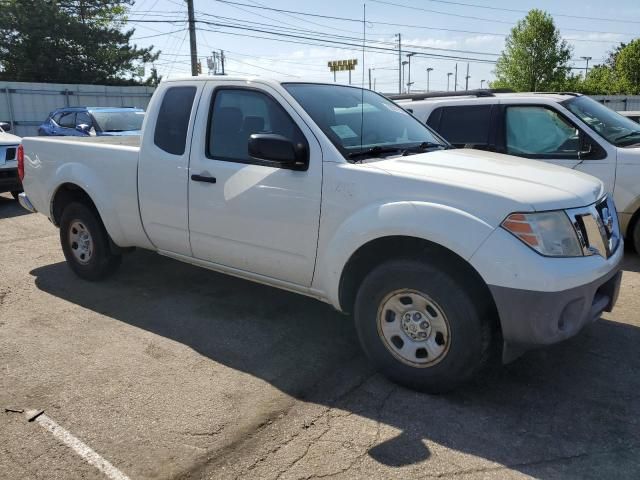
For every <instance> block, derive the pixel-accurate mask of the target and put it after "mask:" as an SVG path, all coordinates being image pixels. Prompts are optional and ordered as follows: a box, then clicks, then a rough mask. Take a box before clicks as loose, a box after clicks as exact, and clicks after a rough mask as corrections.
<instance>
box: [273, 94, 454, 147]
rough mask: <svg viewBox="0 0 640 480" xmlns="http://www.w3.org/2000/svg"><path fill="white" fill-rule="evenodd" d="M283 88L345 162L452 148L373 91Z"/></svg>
mask: <svg viewBox="0 0 640 480" xmlns="http://www.w3.org/2000/svg"><path fill="white" fill-rule="evenodd" d="M283 86H284V88H285V89H286V90H287V91H288V92H289V93H290V94H291V95H292V96H293V97H294V98H295V99H296V100H297V101H298V103H299V104H300V105H301V106H302V108H304V110H305V111H306V112H307V113H308V114H309V116H311V118H312V119H313V121H314V122H316V123H317V124H318V126H319V127H320V128H321V129H322V131H323V132H324V133H325V135H327V137H329V139H330V140H331V142H332V143H333V144H334V145H335V146H336V147H337V148H338V150H340V152H341V153H342V154H343V155H344V156H345V158H355V156H358V155H361V154H363V153H364V154H365V155H364V156H380V155H381V154H385V153H386V154H391V153H394V152H395V153H397V152H399V151H404V152H405V154H406V152H407V150H404V149H406V148H411V147H421V148H422V149H425V148H428V147H446V146H448V145H447V144H446V142H445V141H444V140H442V139H441V138H440V137H438V136H437V135H436V134H435V133H433V132H432V131H431V130H429V129H428V128H427V127H426V126H425V125H423V124H422V123H420V122H419V121H418V120H416V119H415V118H413V117H412V116H411V115H409V114H408V113H407V112H406V111H404V110H403V109H402V108H400V107H399V106H397V105H396V104H395V103H393V102H391V101H389V100H387V99H386V98H385V97H383V96H382V95H379V94H377V93H375V92H372V91H370V90H363V89H360V88H355V87H347V86H340V85H322V84H308V83H286V84H283ZM363 124H364V128H363V127H362V125H363ZM366 154H369V155H366Z"/></svg>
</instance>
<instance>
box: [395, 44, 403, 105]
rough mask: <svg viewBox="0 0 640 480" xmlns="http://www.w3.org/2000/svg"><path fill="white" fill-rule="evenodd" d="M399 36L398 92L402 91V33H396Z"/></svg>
mask: <svg viewBox="0 0 640 480" xmlns="http://www.w3.org/2000/svg"><path fill="white" fill-rule="evenodd" d="M396 37H398V93H399V94H400V93H402V35H401V34H399V33H396Z"/></svg>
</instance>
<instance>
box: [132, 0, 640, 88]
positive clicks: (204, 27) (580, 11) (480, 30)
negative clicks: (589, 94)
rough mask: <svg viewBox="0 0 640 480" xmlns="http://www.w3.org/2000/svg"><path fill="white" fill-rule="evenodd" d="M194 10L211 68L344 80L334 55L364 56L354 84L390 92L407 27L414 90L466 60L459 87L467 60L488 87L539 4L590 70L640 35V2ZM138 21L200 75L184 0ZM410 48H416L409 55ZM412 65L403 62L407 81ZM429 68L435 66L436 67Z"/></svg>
mask: <svg viewBox="0 0 640 480" xmlns="http://www.w3.org/2000/svg"><path fill="white" fill-rule="evenodd" d="M257 7H266V8H257ZM194 8H195V12H196V13H195V16H196V20H200V21H203V22H208V23H198V24H197V50H198V58H199V59H200V60H201V61H202V68H203V73H204V74H206V73H207V72H208V69H207V62H206V57H210V56H211V52H212V51H219V50H224V52H225V58H226V62H225V69H226V72H227V73H228V74H229V75H243V76H245V75H249V76H262V77H265V76H266V77H272V78H278V79H285V78H286V79H292V80H296V79H297V80H310V81H323V82H333V80H334V78H333V73H331V72H330V71H329V68H328V66H327V62H328V61H330V60H342V59H352V58H357V59H358V65H357V66H356V70H354V71H353V72H352V77H351V81H352V83H353V84H354V85H362V84H364V85H365V86H366V87H368V86H369V70H370V69H371V87H375V89H376V90H378V91H381V92H387V93H397V92H398V88H399V87H398V72H399V68H398V63H399V59H398V46H397V37H396V34H400V35H401V41H402V58H401V61H404V62H408V61H409V60H410V64H411V79H410V80H411V82H413V85H411V87H410V88H411V91H424V90H426V89H427V76H429V88H430V90H446V89H447V79H449V86H448V87H449V89H451V90H453V89H454V78H455V69H456V64H457V67H458V82H457V84H458V85H457V88H458V89H464V88H465V83H466V78H465V77H466V74H467V63H468V64H469V79H468V82H469V88H479V87H480V86H481V85H482V86H485V87H486V86H487V82H488V81H491V80H493V79H494V78H495V75H494V73H493V70H494V68H495V64H494V62H495V60H496V59H497V58H498V55H499V54H500V52H501V51H502V49H503V47H504V40H505V36H506V35H507V34H508V33H509V30H510V29H511V28H512V27H513V25H514V24H515V23H516V22H517V20H519V19H521V18H522V17H524V16H525V15H526V11H528V10H529V9H531V8H539V9H542V10H546V11H547V12H549V13H551V14H552V15H553V16H554V21H555V23H556V26H557V27H558V28H559V29H560V32H561V34H562V36H563V38H565V39H566V40H567V42H568V43H569V44H570V45H571V47H572V48H573V53H572V62H571V63H572V65H573V66H574V67H576V70H575V71H576V72H582V73H583V72H584V70H582V69H584V67H585V64H586V62H585V60H583V59H582V58H581V57H585V56H588V57H592V59H591V60H590V64H589V65H590V66H591V65H594V64H598V63H602V61H603V60H604V59H605V57H606V56H607V53H608V52H609V51H611V50H612V49H613V48H614V47H615V46H616V45H617V44H618V43H619V42H625V41H629V40H631V39H633V38H636V37H639V36H640V2H639V0H610V1H608V2H603V1H602V0H561V1H560V0H555V1H552V0H511V1H508V0H491V1H484V0H323V1H314V2H311V1H301V0H298V1H294V0H194ZM267 8H268V9H267ZM269 9H278V10H280V11H274V10H269ZM282 10H286V11H282ZM292 12H296V13H292ZM303 13H304V14H313V15H315V16H311V15H302V14H303ZM363 15H366V22H363V21H362V19H363ZM326 17H340V19H337V18H326ZM345 19H346V20H345ZM167 21H170V22H167ZM129 26H130V27H133V28H135V33H134V35H133V40H132V41H133V43H135V44H137V45H138V46H141V47H142V46H144V47H146V46H150V45H153V46H154V47H156V49H158V50H160V51H161V52H162V53H161V55H160V58H159V59H158V61H157V62H155V67H156V68H157V69H158V71H159V73H160V74H161V75H163V77H164V78H175V77H183V76H188V75H190V73H191V68H190V60H189V58H190V57H189V35H188V32H187V7H186V3H185V2H184V1H183V0H136V2H135V4H134V5H133V7H132V9H131V12H130V14H129ZM268 32H277V33H279V34H280V35H273V34H272V33H268ZM363 34H364V35H365V36H366V45H367V48H366V51H365V52H364V62H363V52H362V39H363ZM256 37H260V38H256ZM301 37H303V38H301ZM309 37H311V39H310V38H309ZM345 43H347V44H351V45H344V44H345ZM410 53H415V54H414V55H412V56H411V57H410V59H409V58H407V54H410ZM451 57H456V58H451ZM408 66H409V64H406V65H405V66H404V67H403V68H404V70H405V73H404V80H403V88H404V89H406V88H407V87H406V85H405V84H406V83H407V82H408V81H409V78H408ZM150 67H151V65H147V66H146V71H147V74H148V73H149V68H150ZM427 68H432V69H433V70H432V71H431V72H430V73H429V74H428V75H427ZM578 69H580V70H578ZM448 73H451V74H452V75H450V76H448V75H447V74H448ZM336 80H337V81H338V82H339V83H348V82H349V76H348V72H337V74H336ZM482 80H484V81H485V82H482Z"/></svg>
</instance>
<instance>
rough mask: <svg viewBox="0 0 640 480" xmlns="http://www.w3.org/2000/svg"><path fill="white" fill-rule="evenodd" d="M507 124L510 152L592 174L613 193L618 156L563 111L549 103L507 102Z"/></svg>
mask: <svg viewBox="0 0 640 480" xmlns="http://www.w3.org/2000/svg"><path fill="white" fill-rule="evenodd" d="M504 123H505V128H504V132H505V152H506V153H507V154H509V155H516V156H519V157H524V158H530V159H536V160H542V161H545V162H548V163H553V164H555V165H560V166H563V167H567V168H572V169H575V170H578V171H582V172H584V173H588V174H589V175H593V176H595V177H597V178H599V179H600V180H601V181H602V182H603V183H604V184H605V188H606V190H607V191H608V192H613V187H614V182H615V156H614V155H609V154H607V151H606V150H605V149H604V148H603V147H601V146H600V144H599V143H598V142H596V141H595V140H594V139H593V138H591V136H589V135H588V134H587V133H585V132H584V131H582V130H581V129H580V128H578V127H577V126H576V125H575V124H574V123H573V122H571V121H570V120H569V119H567V118H566V117H565V116H564V115H562V114H561V113H560V112H558V111H556V110H555V109H553V108H551V107H548V106H545V105H507V106H506V107H505V109H504Z"/></svg>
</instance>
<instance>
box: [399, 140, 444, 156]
mask: <svg viewBox="0 0 640 480" xmlns="http://www.w3.org/2000/svg"><path fill="white" fill-rule="evenodd" d="M427 148H442V149H445V150H446V149H447V148H449V147H448V146H447V145H443V144H441V143H434V142H422V143H420V144H418V145H414V146H413V147H407V148H405V149H403V150H402V156H403V157H406V156H407V155H409V154H410V153H420V152H424V151H425V150H426V149H427Z"/></svg>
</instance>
